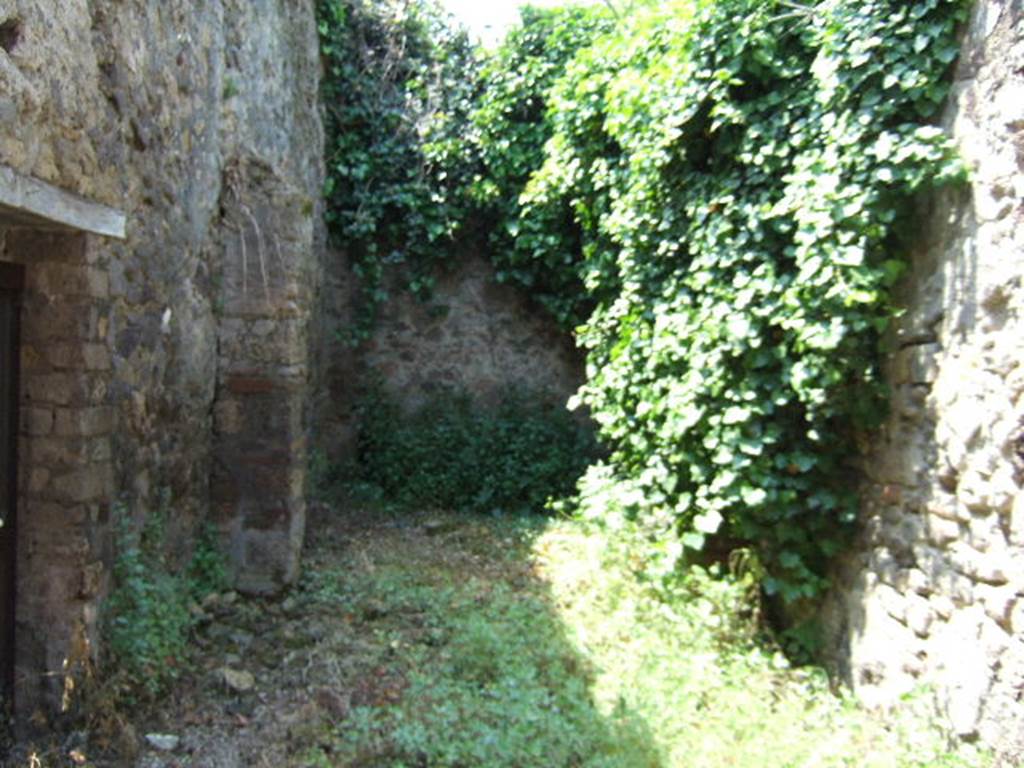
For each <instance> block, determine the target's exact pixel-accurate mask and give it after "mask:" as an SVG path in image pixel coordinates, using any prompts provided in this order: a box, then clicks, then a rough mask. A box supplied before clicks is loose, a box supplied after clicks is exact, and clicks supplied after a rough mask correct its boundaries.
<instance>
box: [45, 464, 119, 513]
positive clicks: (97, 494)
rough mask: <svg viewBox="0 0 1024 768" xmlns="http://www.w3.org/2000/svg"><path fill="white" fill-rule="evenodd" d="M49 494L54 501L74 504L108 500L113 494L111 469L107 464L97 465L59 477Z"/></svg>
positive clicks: (56, 478)
mask: <svg viewBox="0 0 1024 768" xmlns="http://www.w3.org/2000/svg"><path fill="white" fill-rule="evenodd" d="M50 492H51V494H52V496H53V498H55V499H60V500H66V501H70V502H72V503H75V504H82V503H85V502H89V501H105V500H109V499H110V498H111V497H112V496H113V494H114V474H113V469H112V467H111V466H110V465H109V464H97V465H94V466H90V467H85V468H83V469H77V470H74V471H72V472H68V473H67V474H64V475H59V476H57V477H55V478H54V480H53V483H52V484H51V490H50Z"/></svg>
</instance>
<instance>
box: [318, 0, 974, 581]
mask: <svg viewBox="0 0 1024 768" xmlns="http://www.w3.org/2000/svg"><path fill="white" fill-rule="evenodd" d="M383 7H384V6H380V7H378V6H375V5H363V4H361V3H358V2H356V0H335V1H334V2H331V3H325V4H324V5H323V8H324V9H325V10H324V12H323V13H322V18H324V19H325V24H326V26H324V25H322V28H321V32H322V37H323V40H324V45H325V53H326V55H327V59H328V65H329V71H328V78H327V83H328V84H327V86H326V92H327V95H328V104H329V109H330V110H331V115H330V117H329V122H330V124H331V126H332V127H331V129H330V132H331V135H332V137H333V138H332V142H333V143H332V144H331V152H330V157H329V165H330V166H331V168H332V174H333V177H334V179H335V183H334V187H332V189H331V192H330V194H331V202H330V206H331V210H332V216H333V217H334V219H333V223H334V227H335V231H336V233H338V235H339V236H340V237H342V238H343V239H346V240H347V241H348V242H349V243H351V244H353V247H354V248H356V249H357V250H359V252H360V253H361V254H364V255H362V256H360V257H359V259H358V260H357V263H358V264H359V265H360V266H359V270H360V271H361V273H362V274H363V275H364V276H369V278H370V280H369V284H370V285H377V284H378V283H377V282H375V281H376V280H377V275H378V274H379V270H381V269H383V264H384V263H385V261H387V260H388V258H387V257H386V254H388V253H392V252H394V253H396V254H397V255H396V256H395V260H397V261H403V260H404V261H406V262H407V263H411V262H408V258H407V255H409V254H414V253H418V254H420V255H419V256H416V257H415V258H416V259H418V261H416V263H417V264H421V265H437V264H440V263H442V262H443V259H445V258H446V257H447V253H446V249H445V248H443V247H440V246H442V245H443V244H444V242H445V238H447V237H449V236H451V235H453V234H454V233H455V232H457V231H459V230H460V227H461V226H462V224H463V223H464V222H465V221H467V220H469V219H474V220H477V221H480V222H482V223H483V224H484V225H485V227H489V230H488V232H486V233H485V234H487V235H488V237H489V240H490V243H491V245H492V250H493V255H492V258H493V261H494V263H495V265H496V267H497V269H498V274H499V276H500V278H501V279H503V280H505V281H508V282H511V283H513V284H517V285H520V286H524V287H527V288H529V289H530V290H531V292H532V294H533V295H534V296H535V297H536V298H537V299H538V301H540V302H541V303H542V304H543V305H544V306H546V307H547V308H548V309H550V310H551V311H552V312H553V313H554V315H555V316H556V317H558V318H559V319H560V320H562V321H563V322H565V323H567V324H571V323H576V322H582V324H581V325H579V327H578V328H577V331H576V332H577V338H578V341H579V342H580V343H581V344H582V345H583V346H584V347H585V348H586V349H587V350H588V375H587V378H588V380H587V383H586V385H585V386H584V387H583V388H582V390H581V392H580V395H579V400H580V402H581V403H583V404H585V405H586V406H588V407H589V408H590V410H591V412H592V414H593V416H594V418H595V419H596V421H597V422H598V424H599V426H600V434H601V437H602V439H603V440H604V441H605V442H606V443H607V445H608V446H609V448H610V449H611V453H610V457H609V458H608V461H607V463H606V464H605V465H601V466H596V467H594V468H593V470H592V472H591V474H590V476H589V478H588V480H587V481H586V482H585V483H584V485H583V486H582V487H581V496H582V502H583V503H582V506H583V508H584V510H585V511H586V512H587V513H588V514H591V515H594V516H600V517H605V518H608V517H609V516H613V515H614V514H620V515H622V516H623V517H625V518H628V519H630V520H633V521H636V522H638V523H639V524H640V525H641V526H643V527H644V528H645V529H646V531H647V535H648V538H649V540H650V541H651V542H652V547H651V553H650V554H651V565H652V570H654V571H656V572H670V571H671V570H672V569H673V568H674V567H675V565H676V563H677V562H678V561H679V560H680V559H681V558H683V557H684V554H685V553H686V551H687V550H689V551H691V552H693V551H696V550H700V549H702V548H703V547H704V545H705V543H706V540H707V539H708V537H719V538H724V539H728V540H729V541H732V542H736V543H737V544H739V545H740V546H751V547H753V548H754V549H755V550H756V552H757V555H758V560H759V562H761V563H762V564H763V568H764V570H763V574H764V579H763V585H764V587H765V588H766V589H767V590H768V591H769V592H770V593H777V594H780V595H781V596H782V597H783V598H785V599H786V600H787V601H793V600H799V599H802V598H806V597H812V596H814V595H816V594H818V593H820V591H821V590H822V589H823V587H824V586H825V574H826V573H827V570H828V563H829V561H830V558H831V557H832V556H833V555H834V554H835V553H836V552H837V551H839V550H840V549H841V548H842V547H843V546H844V545H845V543H846V541H847V539H848V535H849V533H850V531H851V530H852V526H853V523H854V520H855V517H856V510H857V498H856V492H855V490H856V482H855V479H856V472H855V468H854V467H853V466H852V465H851V458H852V457H853V456H855V455H856V445H857V442H858V439H859V437H860V436H861V435H862V434H863V433H864V431H865V430H869V429H871V428H872V427H874V426H876V425H877V424H878V423H879V421H880V418H881V417H882V415H883V414H884V410H885V392H884V388H883V386H882V383H881V379H880V376H879V370H878V360H879V345H880V340H881V339H882V338H883V337H884V334H885V331H886V328H887V326H888V324H889V321H890V318H891V317H892V314H893V307H892V304H891V298H890V290H891V287H892V286H893V284H894V283H895V282H896V280H897V279H898V278H899V277H900V275H901V274H902V272H903V270H904V262H903V254H904V253H905V252H906V251H907V250H908V248H909V246H910V244H911V241H912V238H913V232H910V231H908V228H907V226H906V224H907V222H908V220H909V217H910V214H911V212H912V206H913V200H914V199H915V195H916V194H917V193H919V192H920V191H921V190H923V189H926V188H928V187H930V186H933V185H937V184H942V183H947V182H950V181H952V180H954V179H956V178H958V177H959V176H960V175H961V174H962V167H961V165H960V164H959V162H958V161H957V160H955V159H954V156H953V152H952V149H951V146H950V145H949V143H948V142H947V140H946V139H945V137H944V136H943V134H942V132H941V131H940V130H939V129H938V128H936V127H934V126H933V125H931V124H930V121H933V120H934V119H935V117H936V115H937V112H938V109H939V107H940V105H941V104H942V101H943V99H944V97H945V95H946V92H947V83H946V76H947V74H948V73H949V70H950V67H951V64H952V62H953V60H954V59H955V57H956V55H957V51H958V44H957V39H956V28H957V24H958V23H959V22H960V21H961V20H962V19H963V18H964V15H965V8H966V0H918V2H914V3H905V2H900V1H899V0H830V1H829V2H812V3H809V4H800V3H792V2H788V1H784V0H671V2H663V3H655V2H640V3H634V4H630V10H629V12H628V13H625V12H624V13H620V14H609V13H606V12H605V11H603V10H579V9H569V10H563V11H556V12H539V11H528V12H526V13H525V14H524V16H523V24H522V25H521V27H520V28H519V29H517V30H515V31H514V32H513V33H512V34H511V35H510V37H509V39H508V40H507V41H506V43H505V44H504V45H503V46H502V47H500V48H499V49H498V51H497V52H496V53H495V54H493V55H491V56H490V57H488V58H486V60H485V61H484V63H483V65H482V66H483V69H482V70H481V72H482V74H481V76H480V79H479V80H478V81H475V80H474V79H473V76H472V73H473V72H474V71H475V70H474V67H475V66H476V63H477V62H478V59H477V58H475V57H474V56H473V55H472V54H471V53H470V52H469V50H468V49H467V48H465V47H464V38H457V36H456V38H457V39H459V40H462V41H463V42H461V43H459V44H457V45H455V46H454V47H453V46H449V45H448V43H447V42H445V41H447V40H449V39H456V38H448V37H445V35H447V34H449V33H448V32H440V33H438V34H440V37H439V38H438V41H439V42H437V43H432V42H429V40H430V35H431V34H434V32H431V31H430V30H434V29H435V27H432V26H431V24H433V22H430V23H427V22H425V21H423V19H426V18H428V17H429V12H428V11H426V10H424V9H426V8H427V6H426V5H425V4H421V3H416V2H414V3H411V4H409V5H408V6H407V8H408V13H406V14H405V15H400V16H394V17H389V19H391V20H390V21H387V22H386V23H385V24H384V28H385V29H386V30H391V31H390V32H387V34H384V35H383V36H381V35H380V34H377V33H373V34H371V32H372V31H373V30H378V31H379V29H380V24H379V23H378V22H376V21H375V22H373V23H372V24H368V25H367V24H364V23H363V21H360V19H362V18H369V17H368V16H366V14H372V13H377V14H378V16H379V14H381V13H384V11H381V10H380V8H383ZM332 9H333V10H332ZM373 9H376V10H373ZM330 13H333V14H334V15H333V16H331V15H330ZM359 14H363V16H360V15H359ZM423 14H427V15H426V16H424V15H423ZM375 18H377V17H375ZM430 18H435V17H430ZM417 19H419V20H420V21H416V20H417ZM360 25H363V26H360ZM375 25H376V26H375ZM409 25H412V26H409ZM437 29H439V28H437ZM359 30H361V31H359ZM357 31H358V33H357ZM374 34H376V35H377V36H376V37H375V36H374ZM396 34H398V35H400V37H401V40H403V41H406V42H408V43H409V45H407V46H406V48H405V50H407V51H408V54H403V55H404V57H405V58H403V59H402V61H403V62H406V63H404V64H403V65H402V66H401V67H394V66H390V65H389V66H383V64H382V62H386V61H391V60H390V59H388V58H387V56H388V52H389V51H391V50H392V49H394V48H395V45H393V44H391V43H388V41H389V40H393V39H398V38H395V37H394V35H396ZM388 35H392V36H391V37H389V36H388ZM353 46H354V47H353ZM460 46H463V47H460ZM417 57H418V58H417ZM346 67H347V69H346ZM403 67H405V68H404V69H403ZM428 72H429V73H434V74H432V75H431V76H430V77H428V76H427V75H426V73H428ZM455 73H458V77H455ZM467 73H469V74H468V76H467ZM385 75H386V76H385ZM425 83H426V84H427V85H424V84H425ZM430 84H432V85H430ZM470 84H471V85H470ZM332 89H333V90H332ZM349 92H350V93H351V94H352V95H350V96H348V97H347V98H345V97H344V94H345V93H349ZM332 94H333V96H334V97H336V98H332ZM426 94H433V96H430V97H429V98H428V97H427V96H426ZM421 97H422V98H421ZM407 124H408V125H418V126H421V128H422V130H419V131H418V132H417V131H413V130H411V129H409V128H407V127H404V126H406V125H407ZM392 141H397V142H398V144H397V145H396V146H391V145H390V144H389V143H388V142H392ZM542 147H543V150H542V149H541V148H542ZM388 169H390V170H388ZM409 169H414V170H413V171H409ZM403 174H405V175H403ZM380 180H396V181H395V183H394V184H392V183H391V181H387V182H386V183H384V182H380ZM364 181H366V182H367V183H363V182H364ZM370 181H372V182H373V183H372V184H371V183H369V182H370ZM378 182H380V183H378ZM421 182H422V184H421ZM389 185H390V186H389ZM417 185H419V186H417ZM346 195H348V196H349V197H346ZM351 216H357V218H358V217H362V218H358V220H357V219H351V220H350V218H347V217H351ZM389 233H390V234H389ZM392 234H394V237H392ZM404 237H407V239H403V238H404ZM382 242H406V243H407V244H408V243H412V246H411V247H408V248H406V247H405V246H402V248H398V249H395V248H394V246H391V245H389V246H387V247H385V248H383V249H381V248H380V247H379V246H378V243H382ZM403 248H404V250H403ZM375 249H376V250H375ZM421 257H422V258H421ZM416 274H420V275H426V274H428V271H420V272H416ZM420 285H421V286H422V285H423V284H422V283H421V284H420ZM581 286H582V289H581ZM436 418H438V419H439V418H440V417H436ZM438 423H439V424H440V423H442V422H441V421H438ZM460 428H461V427H457V426H456V425H449V426H446V427H445V429H447V430H449V431H451V432H452V434H453V435H457V434H458V432H459V429H460ZM408 447H409V449H410V451H412V445H410V446H408ZM416 451H418V452H419V453H416ZM416 451H413V453H414V454H416V455H418V456H419V459H417V460H416V461H411V460H410V462H409V464H408V465H402V464H401V462H399V461H398V460H397V458H396V459H394V460H392V459H391V458H388V460H387V461H386V462H384V463H383V464H382V465H381V466H395V467H397V466H399V465H402V466H404V467H405V468H406V469H408V470H409V471H417V468H418V467H419V466H421V463H420V462H424V463H425V464H424V465H429V461H430V460H431V458H432V456H433V455H434V454H433V453H432V452H431V450H429V449H428V448H427V447H425V446H420V447H419V448H417V449H416ZM410 455H412V454H410ZM466 460H467V461H468V462H470V463H469V464H468V465H467V466H468V467H473V466H475V465H474V464H472V461H473V457H472V456H467V457H466ZM473 476H474V474H473V473H472V471H467V472H466V473H465V475H464V476H463V477H460V476H459V475H458V473H457V472H454V471H452V472H447V473H442V475H440V476H439V479H437V480H433V481H431V480H430V479H429V478H428V477H427V473H426V472H424V473H423V477H422V479H421V480H419V481H418V483H419V485H418V486H416V487H419V488H422V489H424V490H425V491H427V492H428V493H429V494H432V496H429V499H428V500H437V499H448V498H451V496H450V494H449V492H448V491H447V490H445V487H446V486H448V485H450V486H451V487H459V486H461V484H462V482H463V481H464V480H465V481H469V480H471V479H472V477H473ZM476 476H478V475H476ZM409 500H410V501H411V500H412V499H411V497H410V499H409ZM487 503H489V502H486V501H482V502H481V503H480V505H481V506H486V504H487ZM616 510H617V512H616Z"/></svg>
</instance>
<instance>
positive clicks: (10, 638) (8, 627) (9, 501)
mask: <svg viewBox="0 0 1024 768" xmlns="http://www.w3.org/2000/svg"><path fill="white" fill-rule="evenodd" d="M24 276H25V273H24V268H23V267H21V266H19V265H16V264H4V263H0V709H2V710H7V709H8V708H9V706H10V703H11V693H12V691H13V690H14V608H15V596H16V585H15V561H16V555H17V521H18V513H17V497H18V470H17V467H18V462H17V447H18V368H19V366H18V359H19V349H18V342H19V325H20V313H21V291H22V286H23V285H24Z"/></svg>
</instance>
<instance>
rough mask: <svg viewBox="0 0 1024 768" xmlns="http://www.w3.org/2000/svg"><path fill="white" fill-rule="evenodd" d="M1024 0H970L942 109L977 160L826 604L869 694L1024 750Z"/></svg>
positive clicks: (848, 667)
mask: <svg viewBox="0 0 1024 768" xmlns="http://www.w3.org/2000/svg"><path fill="white" fill-rule="evenodd" d="M1022 31H1024V4H1022V3H1021V2H1020V1H1019V0H1014V1H1013V2H1010V1H1009V0H980V1H979V2H977V3H976V4H975V6H974V9H973V12H972V15H971V20H970V23H969V26H968V29H967V30H966V32H965V37H964V47H963V51H962V55H961V59H960V61H959V63H958V66H957V69H956V73H955V86H954V89H953V93H952V96H951V99H950V102H949V105H948V107H947V110H946V113H945V118H944V124H945V126H946V127H947V128H948V130H949V131H950V132H951V134H952V135H953V137H954V138H955V140H956V142H957V144H958V146H959V148H960V151H961V153H962V155H963V157H964V159H965V160H966V161H967V163H968V165H969V166H970V169H971V180H970V182H969V184H968V186H967V188H966V189H963V190H959V191H956V192H947V193H945V194H942V195H940V196H939V197H937V198H936V199H934V200H932V201H931V204H930V208H929V210H927V211H925V212H923V214H922V221H921V226H920V232H921V241H920V246H919V248H918V249H917V252H916V253H915V255H914V258H913V268H912V273H911V274H910V275H909V276H908V277H907V279H906V280H905V281H904V283H903V288H902V291H903V294H902V296H901V297H900V299H901V304H902V305H903V306H904V307H905V308H906V313H905V314H904V315H903V316H902V317H901V318H900V319H899V321H898V324H897V328H896V332H895V337H894V339H893V341H894V343H895V346H896V348H897V351H895V353H894V354H892V355H891V356H890V357H889V359H888V363H887V376H888V380H889V382H890V384H891V385H892V391H893V405H892V413H891V416H890V418H889V420H888V423H887V424H886V426H885V429H884V431H883V434H882V435H881V437H880V439H879V440H877V441H876V443H875V445H874V446H873V447H871V448H870V449H869V450H867V451H866V452H865V457H864V467H865V470H866V475H867V477H868V480H867V482H866V488H865V491H866V492H865V497H866V500H865V504H864V511H863V512H864V514H863V518H864V532H863V536H862V540H861V541H860V544H859V548H858V551H857V552H856V553H855V554H854V555H853V556H851V557H850V558H849V559H848V560H847V561H846V562H845V563H844V565H843V567H842V569H841V570H840V573H839V576H838V586H837V588H836V590H835V592H834V594H833V596H832V600H831V603H830V605H829V606H828V609H827V610H826V617H827V622H826V623H827V625H828V627H829V631H830V638H829V640H830V644H831V650H832V652H833V653H834V654H835V656H836V658H837V663H838V664H839V666H840V668H841V669H842V670H843V672H844V673H845V676H846V677H847V679H848V681H849V682H850V684H851V685H852V686H853V688H854V690H855V691H856V692H857V694H858V696H859V697H860V698H861V699H863V700H866V701H868V702H869V703H871V704H876V705H881V706H887V705H895V704H896V703H898V701H899V697H900V696H901V695H903V694H905V693H908V692H911V691H914V690H915V689H922V690H930V691H931V692H932V693H933V695H934V697H935V699H936V701H937V703H938V706H939V708H940V712H941V714H942V715H943V716H944V717H945V719H946V720H947V721H948V723H949V725H950V727H951V729H952V730H953V731H955V733H956V734H957V735H959V736H960V737H963V738H969V739H980V740H981V741H982V742H983V743H986V744H988V745H991V746H992V747H994V748H995V749H997V750H998V751H999V753H1000V754H1001V755H1002V756H1003V757H1004V758H1006V759H1007V760H1012V761H1014V763H1016V761H1017V760H1019V759H1021V758H1022V757H1024V493H1022V490H1021V489H1022V483H1024V283H1022V281H1024V35H1022Z"/></svg>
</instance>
